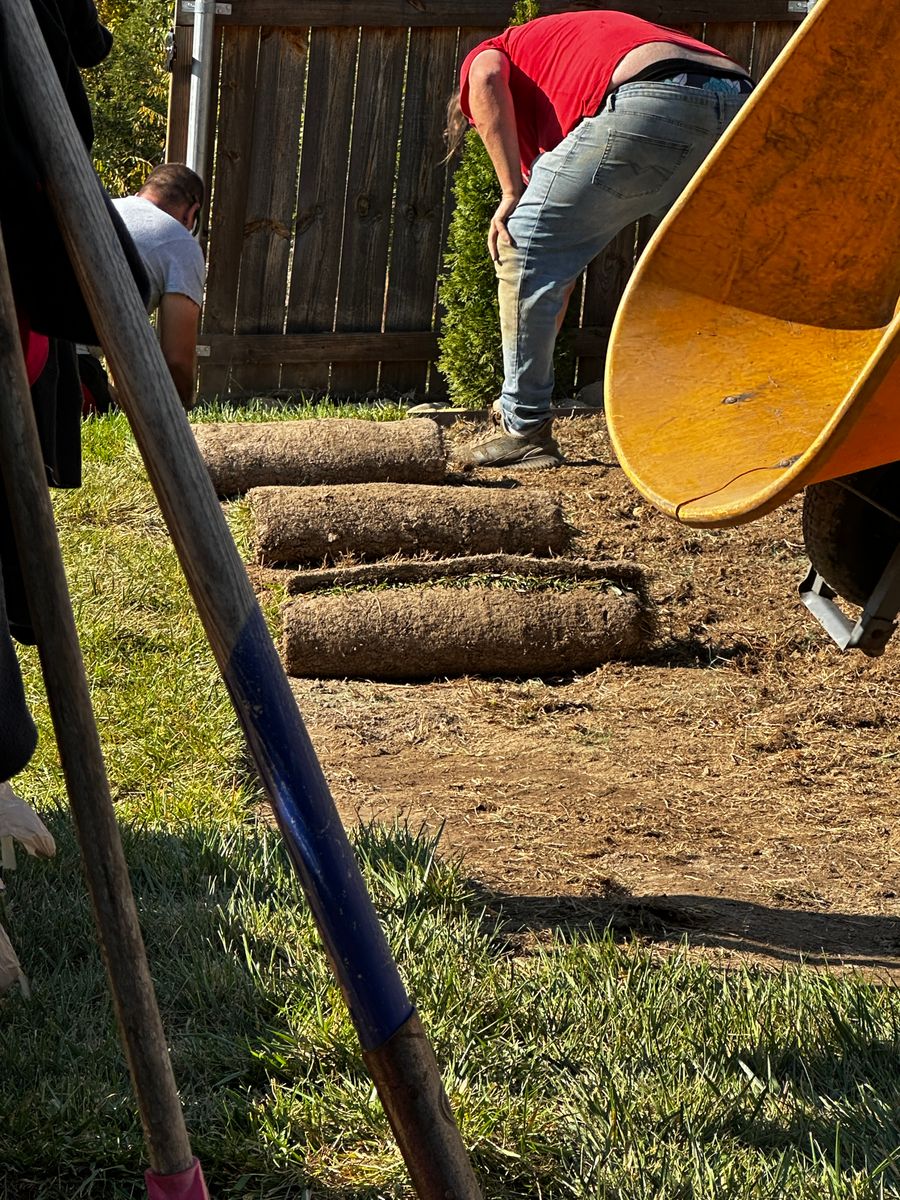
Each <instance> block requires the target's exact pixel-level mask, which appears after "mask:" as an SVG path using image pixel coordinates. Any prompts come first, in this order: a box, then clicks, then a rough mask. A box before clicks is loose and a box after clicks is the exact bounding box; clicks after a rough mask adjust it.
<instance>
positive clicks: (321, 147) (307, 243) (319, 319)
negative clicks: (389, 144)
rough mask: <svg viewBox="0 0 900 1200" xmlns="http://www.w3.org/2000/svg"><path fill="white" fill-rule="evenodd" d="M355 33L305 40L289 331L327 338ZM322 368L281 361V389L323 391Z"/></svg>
mask: <svg viewBox="0 0 900 1200" xmlns="http://www.w3.org/2000/svg"><path fill="white" fill-rule="evenodd" d="M358 44H359V30H358V29H356V28H354V27H340V28H330V29H314V30H313V31H312V34H311V36H310V45H309V67H308V71H307V84H306V104H305V108H304V112H303V140H302V147H301V151H300V177H299V182H298V187H297V206H296V207H297V221H296V233H295V237H294V260H293V264H292V267H291V279H290V290H289V293H288V305H287V332H288V333H300V332H303V333H330V332H331V330H332V329H333V328H334V302H335V296H336V294H337V285H338V273H339V270H340V264H341V237H342V234H343V229H344V194H345V191H346V186H347V164H348V161H349V156H350V126H351V122H352V119H353V87H354V81H355V78H356V53H357V47H358ZM328 378H329V365H328V363H297V364H293V365H291V364H287V363H286V364H285V365H284V367H283V368H282V384H283V386H285V387H296V388H310V389H313V390H319V389H323V390H324V389H326V388H327V387H328Z"/></svg>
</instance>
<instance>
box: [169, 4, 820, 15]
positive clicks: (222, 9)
mask: <svg viewBox="0 0 900 1200" xmlns="http://www.w3.org/2000/svg"><path fill="white" fill-rule="evenodd" d="M199 3H202V0H181V11H182V12H183V13H195V12H196V11H197V5H198V4H199ZM791 3H793V0H791ZM803 3H804V4H805V3H806V0H803ZM216 16H221V17H230V16H231V5H230V4H218V3H217V4H216Z"/></svg>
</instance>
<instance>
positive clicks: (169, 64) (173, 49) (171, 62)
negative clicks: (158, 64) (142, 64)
mask: <svg viewBox="0 0 900 1200" xmlns="http://www.w3.org/2000/svg"><path fill="white" fill-rule="evenodd" d="M177 61H178V43H177V42H176V41H175V30H174V29H170V30H169V32H168V33H167V34H166V58H165V68H166V70H167V71H168V72H169V74H170V75H171V73H172V72H173V71H174V70H175V63H176V62H177Z"/></svg>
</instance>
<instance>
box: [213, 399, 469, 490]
mask: <svg viewBox="0 0 900 1200" xmlns="http://www.w3.org/2000/svg"><path fill="white" fill-rule="evenodd" d="M193 429H194V436H195V437H196V439H197V445H198V446H199V448H200V453H201V454H202V455H203V458H204V459H205V461H206V466H207V469H208V470H209V474H210V476H211V478H212V481H213V486H214V487H215V489H216V492H217V493H218V494H219V495H220V496H236V495H238V494H239V493H241V492H246V491H249V490H250V488H256V487H268V486H292V485H296V486H307V485H309V484H321V483H329V484H330V483H372V482H379V481H381V482H386V481H390V482H393V483H439V482H440V481H441V480H442V479H443V478H444V475H445V472H446V460H447V455H446V451H445V449H444V441H443V433H442V431H441V428H440V426H439V425H437V424H435V422H434V421H363V420H355V419H354V418H352V417H350V418H346V419H344V418H329V419H327V420H311V421H264V422H259V423H256V422H251V421H248V422H237V423H225V422H211V423H209V424H206V425H195V426H194V427H193Z"/></svg>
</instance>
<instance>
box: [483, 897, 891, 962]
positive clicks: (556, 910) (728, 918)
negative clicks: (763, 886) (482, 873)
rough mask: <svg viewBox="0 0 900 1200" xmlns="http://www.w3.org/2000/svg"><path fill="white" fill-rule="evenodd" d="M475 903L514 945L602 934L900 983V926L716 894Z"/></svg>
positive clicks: (510, 899) (870, 918)
mask: <svg viewBox="0 0 900 1200" xmlns="http://www.w3.org/2000/svg"><path fill="white" fill-rule="evenodd" d="M473 886H474V887H476V888H477V892H478V895H479V898H480V899H481V900H482V901H483V903H484V904H485V906H486V907H487V909H488V911H489V912H490V913H492V914H495V915H496V917H497V918H498V920H499V928H500V931H501V932H502V933H503V934H504V935H505V936H509V937H511V938H513V939H515V938H520V937H521V935H523V934H527V933H541V932H545V931H552V932H554V933H555V934H558V935H560V936H562V937H563V938H572V937H583V936H584V935H585V933H586V932H587V931H590V930H592V929H593V930H597V931H603V930H609V931H610V933H612V935H613V936H615V937H616V938H629V937H632V936H636V937H638V938H640V939H642V940H643V941H645V942H654V943H656V942H659V943H663V942H680V941H682V940H686V941H687V943H688V945H692V946H703V947H708V948H715V949H721V950H728V951H732V952H735V953H741V954H747V955H749V956H751V958H752V959H753V960H754V961H761V960H762V961H765V960H769V961H770V962H772V963H778V964H781V963H790V964H794V965H799V964H801V963H802V964H804V965H806V966H837V965H841V966H849V967H861V968H866V969H868V970H875V971H877V970H881V971H885V972H891V973H893V974H895V975H896V978H897V981H898V982H900V920H897V919H896V918H894V917H881V916H867V915H853V914H849V913H834V912H819V911H811V910H809V909H792V908H775V907H770V906H767V905H764V904H754V903H751V902H749V901H743V900H729V899H725V898H723V897H718V896H696V895H683V896H677V895H664V896H632V895H630V894H629V893H628V892H626V891H625V890H624V889H622V888H619V887H618V885H614V886H611V887H610V889H609V891H608V892H607V893H606V894H604V895H602V896H518V895H514V894H508V893H503V892H493V891H490V890H487V889H485V888H483V887H482V886H481V885H478V884H473Z"/></svg>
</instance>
